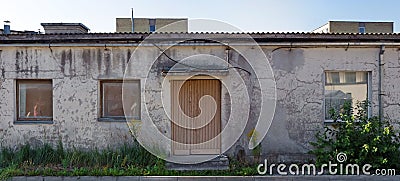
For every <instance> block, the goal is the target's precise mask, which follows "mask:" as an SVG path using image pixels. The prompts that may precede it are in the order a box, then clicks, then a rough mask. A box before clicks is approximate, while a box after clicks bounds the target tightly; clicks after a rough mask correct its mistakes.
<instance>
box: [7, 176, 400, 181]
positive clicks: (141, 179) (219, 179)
mask: <svg viewBox="0 0 400 181" xmlns="http://www.w3.org/2000/svg"><path fill="white" fill-rule="evenodd" d="M9 180H10V181H37V180H39V181H86V180H87V181H95V180H104V181H153V180H154V181H156V180H161V181H180V180H182V181H192V180H195V181H196V180H205V181H230V180H232V181H258V180H304V181H305V180H314V181H318V180H321V181H322V180H324V181H325V180H335V181H339V180H365V181H367V180H368V181H369V180H372V181H375V180H376V181H387V180H400V176H385V177H384V176H251V177H236V176H213V177H212V176H202V177H192V176H124V177H112V176H107V177H92V176H82V177H40V176H38V177H13V178H11V179H9Z"/></svg>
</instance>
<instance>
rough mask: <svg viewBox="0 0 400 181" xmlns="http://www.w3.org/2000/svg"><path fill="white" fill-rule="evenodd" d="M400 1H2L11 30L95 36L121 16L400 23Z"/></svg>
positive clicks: (266, 28) (253, 22) (288, 23)
mask: <svg viewBox="0 0 400 181" xmlns="http://www.w3.org/2000/svg"><path fill="white" fill-rule="evenodd" d="M399 7H400V1H399V0H363V1H362V0H247V1H246V0H230V1H228V0H202V1H194V0H164V1H161V0H150V1H149V0H147V1H146V0H1V5H0V21H5V20H10V21H11V29H15V30H35V31H37V30H38V29H41V28H42V27H41V26H40V23H42V22H47V23H52V22H57V23H59V22H64V23H71V22H74V23H75V22H80V23H83V24H85V25H86V26H88V27H89V28H90V29H91V32H113V31H115V18H116V17H130V15H131V8H134V9H135V16H136V17H185V18H189V19H197V18H202V19H214V20H219V21H223V22H226V23H229V24H232V25H233V26H236V27H238V28H240V29H241V30H243V31H250V32H253V31H254V32H262V31H263V32H297V31H310V30H312V29H314V28H317V27H318V26H320V25H322V24H324V23H326V22H327V21H329V20H356V21H394V22H395V31H396V32H398V31H399V30H400V29H399V28H397V26H396V24H397V23H400V13H398V11H399V10H398V8H399Z"/></svg>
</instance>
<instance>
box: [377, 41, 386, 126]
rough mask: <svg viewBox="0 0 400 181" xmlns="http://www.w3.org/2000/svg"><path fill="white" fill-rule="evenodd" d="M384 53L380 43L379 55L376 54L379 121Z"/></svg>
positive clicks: (380, 118)
mask: <svg viewBox="0 0 400 181" xmlns="http://www.w3.org/2000/svg"><path fill="white" fill-rule="evenodd" d="M384 53H385V46H384V45H381V46H380V49H379V56H378V107H379V110H378V118H379V121H382V117H383V107H382V95H383V94H382V66H383V65H384V63H382V61H383V54H384Z"/></svg>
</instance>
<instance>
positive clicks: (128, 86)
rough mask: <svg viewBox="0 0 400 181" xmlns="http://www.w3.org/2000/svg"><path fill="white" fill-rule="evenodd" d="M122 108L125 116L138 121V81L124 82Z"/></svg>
mask: <svg viewBox="0 0 400 181" xmlns="http://www.w3.org/2000/svg"><path fill="white" fill-rule="evenodd" d="M123 99H124V106H125V109H126V110H125V113H126V115H127V116H131V117H136V118H138V119H140V83H139V81H132V82H127V81H125V89H124V95H123Z"/></svg>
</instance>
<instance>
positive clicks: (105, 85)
mask: <svg viewBox="0 0 400 181" xmlns="http://www.w3.org/2000/svg"><path fill="white" fill-rule="evenodd" d="M123 86H124V95H122V92H123ZM100 92H101V106H100V109H101V110H100V113H101V116H100V117H101V118H106V120H110V119H111V120H112V119H116V120H122V119H125V117H127V118H134V119H140V81H139V80H129V81H122V80H107V81H101V85H100ZM124 107H125V111H124Z"/></svg>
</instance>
